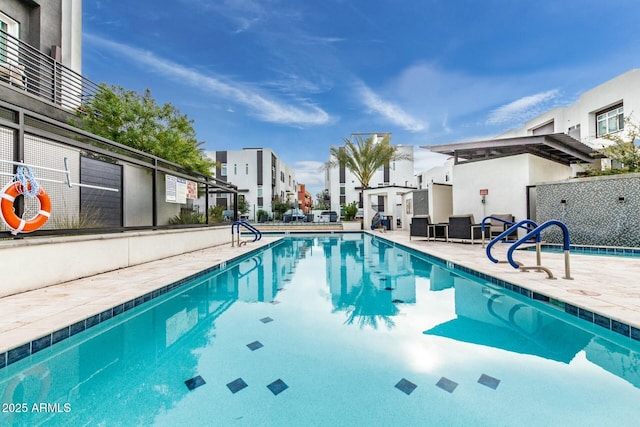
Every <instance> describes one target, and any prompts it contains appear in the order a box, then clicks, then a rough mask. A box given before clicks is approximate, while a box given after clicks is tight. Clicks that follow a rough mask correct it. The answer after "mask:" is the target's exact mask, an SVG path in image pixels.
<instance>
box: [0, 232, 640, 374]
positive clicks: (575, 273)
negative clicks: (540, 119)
mask: <svg viewBox="0 0 640 427" xmlns="http://www.w3.org/2000/svg"><path fill="white" fill-rule="evenodd" d="M375 234H376V235H379V236H380V237H383V238H386V239H389V240H391V241H394V242H396V243H399V244H402V245H405V246H408V247H411V248H413V249H416V250H418V251H421V252H425V253H427V254H430V255H434V256H436V257H439V258H443V259H446V260H448V261H452V262H454V263H456V264H459V265H461V266H464V267H467V268H470V269H472V270H475V271H478V272H481V273H484V274H487V275H490V276H493V277H495V278H497V279H501V280H504V281H506V282H510V283H512V284H516V285H519V286H521V287H523V288H526V289H529V290H532V291H534V292H537V293H540V294H543V295H546V296H548V297H550V298H554V299H557V300H560V301H563V302H565V303H569V304H572V305H575V306H577V307H580V308H583V309H586V310H590V311H593V312H594V313H598V314H600V315H602V316H606V317H608V318H610V319H613V320H617V321H619V322H622V323H626V324H628V325H630V326H633V327H636V328H639V329H640V284H638V278H640V258H623V257H612V256H592V255H577V254H571V276H572V277H573V280H566V279H563V276H564V256H563V254H555V253H543V254H542V265H543V266H545V267H548V268H549V269H550V270H551V271H552V272H553V274H554V275H555V276H556V277H557V279H555V280H552V279H547V278H546V277H547V275H546V274H545V273H542V272H522V271H518V270H516V269H514V268H512V267H511V266H510V265H508V264H494V263H492V262H490V261H489V260H488V259H487V256H486V254H485V249H483V248H482V247H481V245H480V244H479V243H476V244H475V245H471V244H469V243H453V242H448V243H447V242H432V241H426V240H425V239H415V238H414V239H413V240H410V238H409V233H408V232H407V231H403V230H398V231H391V232H385V233H379V232H376V233H375ZM280 238H281V237H280V236H273V235H265V236H264V237H263V239H262V240H261V241H259V242H255V243H249V244H247V245H245V246H242V247H240V248H238V247H231V246H230V245H225V246H217V247H213V248H209V249H205V250H200V251H196V252H190V253H187V254H183V255H179V256H174V257H170V258H165V259H162V260H158V261H153V262H149V263H145V264H141V265H137V266H134V267H129V268H124V269H120V270H116V271H111V272H107V273H103V274H99V275H96V276H91V277H86V278H82V279H78V280H74V281H70V282H66V283H62V284H59V285H55V286H50V287H47V288H43V289H38V290H34V291H29V292H24V293H21V294H18V295H12V296H8V297H4V298H0V355H2V354H3V353H5V352H7V351H8V350H10V349H15V348H17V347H19V346H21V345H25V344H27V343H31V342H32V341H34V340H36V339H38V338H41V337H43V336H46V335H47V334H52V333H53V332H55V331H58V330H60V329H61V328H64V327H67V326H69V325H73V324H75V323H77V322H81V321H84V320H85V319H88V318H89V317H91V316H94V315H97V314H100V313H103V312H105V311H106V310H110V309H112V308H113V307H115V306H118V305H120V304H123V303H125V302H127V301H131V300H132V299H135V298H137V297H140V296H142V295H145V294H148V293H149V292H152V291H154V290H157V289H159V288H162V287H163V286H167V285H169V284H171V283H174V282H176V281H178V280H180V279H183V278H185V277H187V276H189V275H191V274H194V273H196V272H199V271H202V270H205V269H207V268H209V267H212V266H214V265H216V264H219V263H221V262H223V261H228V260H230V259H233V258H236V257H238V256H241V255H243V254H245V253H248V252H250V251H252V250H255V249H257V248H260V247H263V246H266V245H268V244H270V243H272V242H274V241H276V240H278V239H280ZM507 249H508V246H507V245H503V244H497V245H495V246H494V248H493V251H492V254H494V256H495V257H496V258H497V259H500V260H504V259H506V250H507ZM535 255H536V254H535V252H525V251H519V252H518V254H517V258H516V259H517V260H518V261H520V262H522V263H523V264H524V265H535ZM0 367H1V366H0Z"/></svg>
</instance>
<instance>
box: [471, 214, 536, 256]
mask: <svg viewBox="0 0 640 427" xmlns="http://www.w3.org/2000/svg"><path fill="white" fill-rule="evenodd" d="M487 218H491V217H487ZM485 219H486V218H485ZM496 219H498V218H496ZM482 225H483V226H484V220H483V223H482ZM527 225H530V226H533V228H529V227H527ZM537 226H538V224H537V223H536V222H535V221H532V220H530V219H523V220H522V221H519V222H517V223H513V225H512V226H511V227H509V228H508V229H506V230H505V231H503V232H502V233H500V234H499V235H497V236H496V237H495V238H494V239H492V240H491V241H490V242H489V244H488V245H487V248H486V250H485V251H486V253H487V258H489V260H491V262H494V263H496V264H497V263H499V262H500V261H499V260H498V259H496V258H494V257H493V256H492V255H491V248H492V247H493V245H495V244H496V243H497V242H499V241H501V240H502V239H503V238H505V237H507V236H508V235H509V234H511V233H513V232H514V231H516V230H517V229H518V228H524V229H525V230H529V231H530V230H535V228H536V227H537ZM482 231H483V233H482V234H483V235H484V230H482ZM536 243H540V236H539V235H538V236H537V237H536ZM538 264H540V263H539V262H538Z"/></svg>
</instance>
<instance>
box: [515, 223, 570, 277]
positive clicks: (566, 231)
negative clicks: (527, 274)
mask: <svg viewBox="0 0 640 427" xmlns="http://www.w3.org/2000/svg"><path fill="white" fill-rule="evenodd" d="M552 225H557V226H558V227H560V229H561V230H562V235H563V239H562V249H563V251H564V277H563V279H566V280H573V278H572V277H571V268H570V263H569V252H570V251H571V244H570V242H569V228H567V226H566V225H565V224H564V223H563V222H560V221H558V220H556V219H551V220H549V221H545V222H543V223H542V224H540V225H539V226H537V227H536V228H534V229H533V230H531V231H530V232H529V233H527V235H525V236H524V237H523V238H521V239H519V240H517V241H516V242H515V243H513V244H512V245H511V246H510V247H509V249H508V250H507V260H508V261H509V264H511V266H512V267H513V268H519V269H520V270H523V271H526V270H538V271H540V270H542V271H544V272H545V273H547V275H548V277H547V278H548V279H555V277H553V273H551V270H549V269H548V268H546V267H543V266H541V265H540V259H539V255H538V265H537V266H532V267H525V266H522V265H520V264H519V263H517V262H516V261H514V259H513V251H515V250H516V248H517V247H518V246H520V245H522V244H523V243H525V242H526V241H528V240H530V239H531V238H533V237H535V238H536V242H537V247H538V249H537V250H538V254H539V253H540V252H539V251H540V249H539V246H540V245H539V239H540V233H541V232H542V230H544V229H545V228H547V227H550V226H552Z"/></svg>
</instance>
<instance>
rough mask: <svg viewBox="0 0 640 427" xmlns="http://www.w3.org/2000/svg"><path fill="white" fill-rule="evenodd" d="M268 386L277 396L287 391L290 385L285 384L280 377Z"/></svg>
mask: <svg viewBox="0 0 640 427" xmlns="http://www.w3.org/2000/svg"><path fill="white" fill-rule="evenodd" d="M267 388H268V389H269V390H271V393H273V394H274V395H275V396H277V395H279V394H280V393H282V392H283V391H285V390H286V389H288V388H289V386H288V385H287V384H285V382H284V381H282V380H281V379H280V378H278V379H277V380H275V381H274V382H272V383H271V384H269V385H268V386H267Z"/></svg>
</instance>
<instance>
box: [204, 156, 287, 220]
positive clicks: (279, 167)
mask: <svg viewBox="0 0 640 427" xmlns="http://www.w3.org/2000/svg"><path fill="white" fill-rule="evenodd" d="M207 154H208V155H209V156H210V157H211V158H213V160H215V161H216V162H217V163H218V165H217V167H216V178H218V179H220V180H223V181H226V182H229V183H231V184H233V185H236V186H237V187H238V198H244V200H245V202H246V203H247V204H248V206H249V209H250V210H249V213H248V216H249V218H252V219H253V218H255V214H256V213H257V211H258V210H265V211H267V212H271V211H272V203H273V202H274V201H275V200H280V201H283V202H290V203H292V205H294V206H296V207H297V197H298V196H297V182H296V176H295V172H294V171H293V169H292V168H291V167H290V166H289V165H288V164H286V163H284V162H283V161H281V160H280V159H279V158H278V156H276V154H275V153H274V152H273V150H271V149H269V148H244V149H242V150H235V151H215V152H208V153H207ZM215 203H216V204H217V205H222V206H224V207H225V208H230V207H231V205H232V202H231V200H230V199H229V198H228V196H226V195H225V196H221V197H218V198H217V199H216V202H215Z"/></svg>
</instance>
